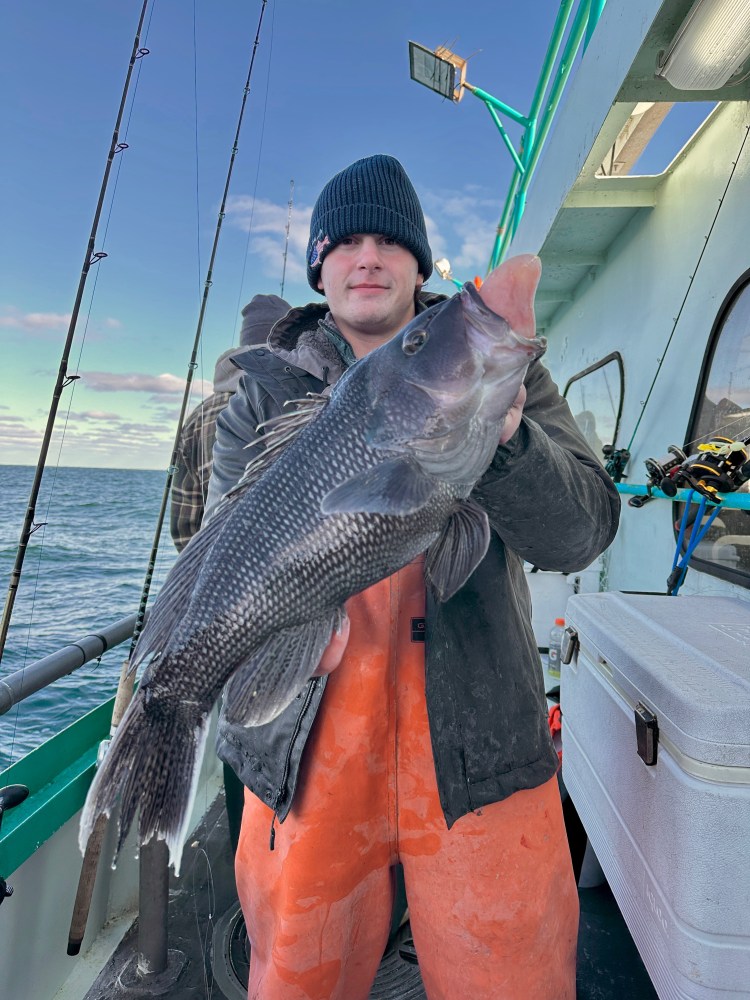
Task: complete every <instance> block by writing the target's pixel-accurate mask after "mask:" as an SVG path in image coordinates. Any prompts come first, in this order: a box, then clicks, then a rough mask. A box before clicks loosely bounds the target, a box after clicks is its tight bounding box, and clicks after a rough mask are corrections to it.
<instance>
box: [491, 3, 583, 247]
mask: <svg viewBox="0 0 750 1000" xmlns="http://www.w3.org/2000/svg"><path fill="white" fill-rule="evenodd" d="M590 6H591V0H582V2H581V4H580V6H579V8H578V11H577V12H576V16H575V18H574V20H573V25H572V27H571V29H570V34H569V36H568V41H567V43H566V45H565V49H564V50H563V54H562V56H561V59H560V65H559V67H558V70H557V75H556V78H555V82H554V84H553V87H552V91H551V93H550V97H549V100H548V102H547V107H546V108H545V110H544V114H543V115H542V118H541V120H540V123H539V132H538V134H537V139H536V142H535V143H534V148H533V150H532V154H531V159H530V161H529V164H528V167H527V170H526V173H525V174H524V175H523V177H522V178H521V180H520V182H519V193H521V192H523V194H524V195H525V193H526V191H528V187H529V182H530V180H531V177H532V175H533V172H534V169H535V167H536V165H537V163H538V162H539V157H540V155H541V152H542V149H543V147H544V143H545V141H546V139H547V135H548V134H549V130H550V127H551V125H552V119H553V118H554V114H555V111H556V110H557V107H558V105H559V103H560V98H561V96H562V92H563V90H564V88H565V84H566V83H567V81H568V77H569V76H570V73H571V70H572V69H573V61H574V60H575V57H576V53H577V52H578V49H579V47H580V45H581V41H582V39H583V35H584V32H585V30H586V25H587V23H588V17H589V12H590ZM519 222H520V215H517V216H516V218H515V219H514V225H513V226H512V227H511V228H506V230H505V232H504V233H503V235H502V237H501V240H502V242H501V245H500V251H499V254H498V259H497V263H499V262H500V260H502V257H503V255H504V254H505V252H506V250H507V249H508V245H509V244H510V241H511V240H512V238H513V236H514V235H515V232H516V229H517V227H518V223H519ZM495 266H497V265H496V264H495Z"/></svg>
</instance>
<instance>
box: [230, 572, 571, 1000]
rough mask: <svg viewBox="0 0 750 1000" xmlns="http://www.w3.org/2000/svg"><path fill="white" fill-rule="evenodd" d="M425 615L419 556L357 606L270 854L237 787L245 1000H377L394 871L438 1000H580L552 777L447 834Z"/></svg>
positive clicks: (259, 807) (432, 999)
mask: <svg viewBox="0 0 750 1000" xmlns="http://www.w3.org/2000/svg"><path fill="white" fill-rule="evenodd" d="M424 605H425V589H424V577H423V568H422V560H421V559H419V560H416V561H415V562H413V563H411V564H410V565H409V566H407V567H405V568H404V569H403V570H401V571H400V572H399V573H396V574H395V575H394V576H392V577H390V578H389V579H387V580H383V581H381V582H380V583H378V584H376V585H375V586H374V587H371V588H370V589H369V590H367V591H365V592H364V593H362V594H359V595H358V596H357V597H355V598H353V599H352V600H350V601H349V602H348V603H347V611H348V614H349V617H350V619H351V637H350V639H349V644H348V646H347V649H346V653H345V656H344V659H343V661H342V663H341V665H340V666H339V667H338V668H337V669H336V670H335V671H334V672H333V673H332V674H331V675H330V677H329V678H328V684H327V688H326V692H325V696H324V700H323V706H322V708H321V710H320V712H319V714H318V716H317V718H316V720H315V724H314V726H313V729H312V732H311V734H310V737H309V741H308V745H307V747H306V748H305V752H304V755H303V760H302V766H301V771H300V778H299V785H298V789H297V792H296V794H295V799H294V804H293V806H292V809H291V812H290V813H289V815H288V817H287V818H286V820H285V821H284V823H283V824H281V825H278V824H277V827H276V839H275V849H274V850H273V851H270V850H269V847H268V843H269V831H270V828H271V819H272V815H273V813H272V811H271V809H269V808H268V806H267V805H266V804H265V803H263V802H261V801H260V799H258V798H256V796H254V795H253V794H252V793H251V792H249V791H247V790H246V792H245V808H244V814H243V820H242V832H241V835H240V843H239V847H238V851H237V857H236V875H237V886H238V891H239V897H240V901H241V903H242V909H243V911H244V914H245V919H246V923H247V930H248V935H249V938H250V941H251V962H250V984H249V990H248V997H249V998H250V1000H367V997H368V995H369V992H370V988H371V986H372V983H373V980H374V978H375V974H376V972H377V968H378V965H379V963H380V959H381V957H382V954H383V949H384V947H385V945H386V942H387V939H388V933H389V929H390V922H391V909H392V905H393V895H394V883H393V873H392V869H393V865H394V864H396V862H398V861H400V862H401V863H402V864H403V867H404V878H405V883H406V892H407V897H408V904H409V916H410V920H411V929H412V934H413V937H414V944H415V947H416V950H417V955H418V958H419V965H420V969H421V972H422V978H423V980H424V984H425V988H426V991H427V996H428V997H429V1000H463V998H464V997H471V998H472V1000H574V998H575V954H576V939H577V929H578V897H577V893H576V887H575V883H574V880H573V874H572V868H571V862H570V854H569V851H568V845H567V840H566V837H565V829H564V826H563V819H562V810H561V805H560V796H559V792H558V786H557V781H556V779H554V778H553V779H552V780H550V781H548V782H547V783H545V784H544V785H542V786H540V787H539V788H535V789H531V790H528V791H520V792H516V793H515V794H514V795H511V796H510V797H509V798H507V799H505V800H504V801H502V802H497V803H494V804H492V805H490V806H486V807H484V808H482V809H478V810H477V811H476V812H474V813H470V814H468V815H466V816H463V817H462V818H461V819H459V820H458V821H457V822H456V823H455V824H454V826H453V828H452V829H451V830H448V829H447V827H446V823H445V818H444V816H443V811H442V809H441V806H440V800H439V797H438V790H437V784H436V779H435V765H434V761H433V756H432V748H431V744H430V734H429V727H428V721H427V707H426V703H425V681H424V660H425V658H424V649H425V646H424V642H419V641H413V638H419V633H420V621H419V620H420V619H421V620H422V621H423V619H424V613H425V610H424ZM412 619H416V620H417V621H416V623H413V622H412ZM457 668H458V669H460V664H459V665H457Z"/></svg>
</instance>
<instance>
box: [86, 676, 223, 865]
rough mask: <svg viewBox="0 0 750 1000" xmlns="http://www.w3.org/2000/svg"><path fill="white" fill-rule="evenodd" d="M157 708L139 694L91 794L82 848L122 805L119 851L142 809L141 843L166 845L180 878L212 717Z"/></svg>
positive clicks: (186, 710)
mask: <svg viewBox="0 0 750 1000" xmlns="http://www.w3.org/2000/svg"><path fill="white" fill-rule="evenodd" d="M155 707H156V706H154V704H153V701H152V702H151V704H150V705H148V704H146V701H145V699H144V698H143V696H142V694H141V692H140V691H139V692H137V693H136V696H135V698H134V699H133V701H132V702H131V704H130V707H129V708H128V710H127V712H126V713H125V716H124V717H123V720H122V722H121V723H120V725H119V726H118V728H117V733H116V735H115V738H114V739H113V740H112V745H111V746H110V748H109V750H108V752H107V754H106V756H105V758H104V760H103V762H102V764H101V765H100V767H99V769H98V771H97V773H96V775H95V777H94V780H93V782H92V784H91V788H90V789H89V793H88V796H87V797H86V802H85V804H84V807H83V814H82V816H81V826H80V832H79V836H78V843H79V846H80V848H81V851H82V852H83V851H85V849H86V844H87V843H88V839H89V836H90V834H91V831H92V830H93V829H94V826H95V824H96V821H97V819H98V818H99V816H100V815H102V814H104V815H106V816H108V817H109V816H111V815H112V814H113V812H114V811H115V809H116V807H117V805H118V803H119V804H120V807H121V808H120V813H119V818H118V838H117V851H118V852H119V851H120V848H121V847H122V845H123V842H124V840H125V837H126V836H127V834H128V830H129V829H130V827H131V825H132V822H133V819H134V817H135V813H136V810H137V808H138V806H139V805H140V809H141V814H140V821H139V826H138V834H139V842H140V843H141V844H146V843H148V841H149V840H151V839H152V838H153V837H156V838H157V839H158V840H164V841H166V843H167V846H168V847H169V860H170V863H171V864H173V865H174V870H175V874H176V875H179V873H180V860H181V858H182V848H183V844H184V841H185V837H186V836H187V834H188V830H187V825H188V822H189V820H190V813H191V811H192V806H193V801H194V799H195V793H196V788H197V784H198V775H199V773H200V766H201V762H202V760H203V752H204V749H205V745H206V736H207V735H208V715H207V714H205V713H200V712H198V711H197V710H196V709H195V708H194V707H192V708H191V707H190V706H187V705H184V704H175V705H164V704H160V705H159V706H158V708H157V710H156V711H154V710H153V709H154V708H155ZM150 709H151V710H150Z"/></svg>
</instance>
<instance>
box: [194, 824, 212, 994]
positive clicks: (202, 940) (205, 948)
mask: <svg viewBox="0 0 750 1000" xmlns="http://www.w3.org/2000/svg"><path fill="white" fill-rule="evenodd" d="M207 837H208V834H207ZM197 853H198V854H201V855H203V857H204V858H205V859H206V868H207V869H208V880H207V881H208V918H207V920H206V933H205V936H204V935H203V934H202V933H201V926H200V915H199V913H198V902H197V900H198V886H197V885H196V882H195V879H196V876H195V870H196V868H197V860H196V861H195V862H194V863H193V869H192V877H193V891H192V894H191V895H192V899H193V914H194V915H195V931H196V934H197V935H198V942H199V944H200V947H201V958H202V961H201V971H202V972H203V987H204V989H205V991H206V994H205V995H206V998H207V1000H211V997H212V996H213V991H214V983H215V981H216V980H215V977H214V975H213V972H212V974H211V982H209V981H208V973H207V971H206V958H207V957H208V956H209V954H210V951H211V939H212V938H213V931H212V930H211V928H213V926H214V913H215V912H216V888H215V886H214V873H213V869H212V868H211V859H210V858H209V856H208V853H207V851H206V849H205V848H204V847H199V848H198V851H197ZM214 961H216V958H215V957H214Z"/></svg>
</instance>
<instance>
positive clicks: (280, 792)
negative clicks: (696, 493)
mask: <svg viewBox="0 0 750 1000" xmlns="http://www.w3.org/2000/svg"><path fill="white" fill-rule="evenodd" d="M436 301H439V297H437V296H434V295H429V294H424V293H423V294H422V296H421V297H420V306H419V308H420V309H424V308H427V307H428V306H429V305H432V304H434V302H436ZM326 311H327V309H326V306H325V305H322V306H318V305H312V306H306V307H304V308H303V309H297V310H293V311H292V312H291V313H290V314H289V315H288V316H286V317H285V318H284V319H283V320H281V321H280V323H278V324H277V325H276V326H275V327H274V329H273V331H272V332H271V336H270V337H269V346H268V348H266V349H262V348H258V349H254V350H252V351H250V352H248V353H247V354H246V355H245V356H244V357H243V360H242V366H243V368H244V370H245V375H243V377H242V379H241V381H240V387H239V390H238V392H237V393H236V394H235V396H234V397H233V398H232V400H231V402H230V404H229V406H228V407H227V408H226V409H225V410H224V412H223V413H222V414H221V416H220V417H219V419H218V425H217V438H216V444H215V446H214V472H213V476H212V479H211V484H210V487H209V496H208V500H207V504H206V509H207V511H208V512H210V510H211V509H212V507H213V506H214V505H215V503H216V502H218V499H219V498H220V497H221V496H222V495H223V493H224V492H226V491H227V490H228V489H229V488H231V487H232V486H233V485H234V484H235V483H236V482H237V480H238V479H239V478H240V476H241V474H242V472H243V470H244V467H245V464H246V463H247V461H248V460H249V458H250V457H252V454H253V448H249V449H247V450H245V445H247V444H248V442H254V443H255V446H256V447H262V442H261V440H260V435H259V434H258V432H257V430H256V429H257V426H258V424H259V423H261V422H262V421H263V420H266V419H268V418H269V417H271V416H274V415H276V414H277V413H278V412H280V410H281V407H282V405H283V402H284V400H285V399H293V398H297V397H299V396H303V395H304V394H305V393H306V392H310V391H312V392H321V391H323V390H324V389H325V387H326V385H328V384H331V383H333V382H335V381H336V379H337V378H338V377H339V375H340V374H341V372H342V370H343V361H342V360H341V356H340V354H339V353H338V351H337V350H336V348H335V346H334V342H333V340H332V339H331V338H330V336H327V335H326V333H325V323H326ZM328 322H331V320H330V315H329V316H328ZM526 388H527V401H526V404H525V407H524V415H523V418H522V421H521V425H520V427H519V429H518V431H517V432H516V434H514V436H513V437H512V438H511V440H510V441H509V442H508V443H507V444H505V445H501V446H500V447H499V448H498V449H497V452H496V454H495V457H494V458H493V461H492V464H491V466H490V468H489V469H488V470H487V472H486V473H485V475H484V476H483V477H482V479H481V480H480V482H479V483H478V484H477V486H476V488H475V490H474V493H473V496H474V498H475V499H476V500H477V501H478V502H479V503H480V504H481V505H482V506H483V507H484V508H485V510H486V511H487V514H488V516H489V520H490V524H491V526H492V529H493V531H492V536H491V541H490V547H489V550H488V552H487V555H486V556H485V558H484V560H483V561H482V563H481V564H480V565H479V566H478V567H477V569H476V570H475V572H474V573H473V574H472V576H471V577H470V579H469V580H468V582H467V583H466V584H465V585H464V586H463V587H462V588H461V590H460V591H459V592H458V593H457V594H456V595H455V596H454V597H452V598H451V599H450V600H449V601H447V602H446V603H444V604H439V603H437V602H436V601H434V599H432V598H431V597H430V596H429V593H428V600H427V626H426V691H427V710H428V716H429V722H430V733H431V738H432V749H433V755H434V758H435V771H436V775H437V784H438V789H439V792H440V801H441V803H442V807H443V811H444V813H445V818H446V822H447V824H448V826H449V827H450V826H452V825H453V823H454V822H455V821H456V820H457V819H459V818H460V817H461V816H463V815H464V814H465V813H467V812H470V811H472V810H475V809H478V808H480V807H481V806H485V805H488V804H490V803H492V802H497V801H499V800H501V799H504V798H506V797H507V796H509V795H511V794H512V793H513V792H515V791H518V790H519V789H523V788H534V787H536V786H538V785H540V784H542V783H543V782H545V781H547V780H548V779H549V778H551V777H552V776H553V775H554V773H555V771H556V769H557V765H558V759H557V754H556V752H555V750H554V748H553V746H552V741H551V739H550V735H549V729H548V725H547V714H546V703H545V697H544V689H543V682H542V672H541V669H540V666H539V655H538V652H537V647H536V642H535V639H534V635H533V632H532V629H531V602H530V598H529V591H528V587H527V585H526V579H525V574H524V571H523V560H528V561H529V562H531V563H534V564H535V565H537V566H540V567H541V568H542V569H552V570H561V571H563V572H573V571H575V570H579V569H582V568H583V567H585V566H587V565H588V564H589V563H590V562H591V561H592V560H593V559H595V558H596V557H597V556H598V555H599V554H600V553H601V552H602V551H603V550H604V549H605V548H606V547H607V546H608V545H609V544H610V542H611V541H612V539H613V538H614V535H615V531H616V530H617V523H618V516H619V507H620V501H619V497H618V494H617V492H616V490H615V487H614V485H613V483H612V481H611V480H610V479H609V477H608V476H607V474H606V473H605V472H604V470H603V468H602V466H601V465H600V463H599V462H598V461H597V459H596V458H595V457H594V455H593V453H592V452H591V451H590V450H589V448H588V446H587V444H586V442H585V440H584V439H583V437H582V435H581V434H580V432H579V430H578V428H577V426H576V423H575V421H574V420H573V417H572V416H571V414H570V410H569V409H568V406H567V403H566V402H565V400H563V399H562V398H561V397H560V395H559V393H558V391H557V387H556V386H555V384H554V383H553V381H552V379H551V378H550V375H549V372H548V371H547V369H546V368H545V367H544V366H543V365H542V364H541V363H540V362H539V361H536V362H534V363H532V365H531V366H530V367H529V371H528V374H527V377H526ZM324 690H325V678H317V679H314V680H312V681H311V682H310V683H309V685H308V686H307V688H306V689H305V691H304V692H302V693H301V694H300V695H299V696H298V697H297V699H296V700H295V701H294V702H292V704H291V705H290V706H289V707H288V708H287V709H286V710H285V711H284V712H282V714H281V715H280V716H278V718H276V719H274V721H273V722H270V723H268V724H267V725H265V726H259V727H257V728H254V729H246V728H244V727H241V726H231V725H228V724H227V723H226V722H224V721H221V722H220V724H219V736H218V741H217V750H218V753H219V756H220V757H221V758H222V760H224V761H226V762H227V763H228V764H230V765H231V767H233V768H234V770H235V771H236V772H237V774H238V775H239V777H240V778H241V780H242V781H243V782H244V784H245V785H247V787H248V788H250V789H251V790H252V791H253V792H254V793H255V794H256V795H258V796H259V797H260V798H261V799H263V800H264V801H265V802H267V803H268V804H269V805H270V806H271V808H273V809H274V810H275V811H276V812H277V813H278V816H279V818H280V819H281V820H283V819H284V817H285V816H286V815H287V813H288V811H289V808H290V806H291V803H292V797H293V795H294V790H295V786H296V782H297V776H298V771H299V763H300V760H301V756H302V751H303V749H304V745H305V741H306V740H307V737H308V735H309V733H310V730H311V727H312V725H313V721H314V718H315V714H316V712H317V710H318V707H319V705H320V702H321V699H322V698H323V694H324Z"/></svg>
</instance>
